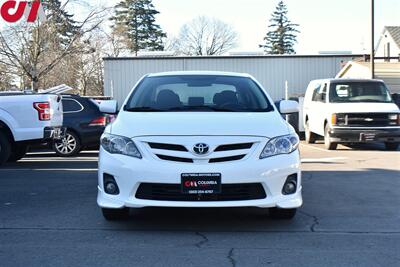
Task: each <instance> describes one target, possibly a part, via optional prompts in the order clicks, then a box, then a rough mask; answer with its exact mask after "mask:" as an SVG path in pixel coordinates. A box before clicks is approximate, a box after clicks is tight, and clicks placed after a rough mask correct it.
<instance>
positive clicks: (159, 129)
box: [108, 112, 290, 138]
mask: <svg viewBox="0 0 400 267" xmlns="http://www.w3.org/2000/svg"><path fill="white" fill-rule="evenodd" d="M108 130H109V131H110V132H111V133H112V134H116V135H122V136H126V137H130V138H133V137H138V136H189V135H190V136H221V135H225V136H262V137H267V138H271V137H275V136H281V135H287V134H289V131H290V130H289V127H288V125H287V124H286V122H285V121H284V120H283V119H282V117H281V116H280V114H279V113H277V112H262V113H225V112H165V113H163V112H151V113H145V112H121V113H120V114H119V115H118V118H117V119H116V120H115V121H114V123H113V124H112V125H111V128H109V129H108Z"/></svg>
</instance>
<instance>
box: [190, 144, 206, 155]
mask: <svg viewBox="0 0 400 267" xmlns="http://www.w3.org/2000/svg"><path fill="white" fill-rule="evenodd" d="M209 150H210V147H209V146H208V145H207V144H203V143H199V144H196V145H194V147H193V151H194V152H195V153H196V154H198V155H205V154H207V153H208V151H209Z"/></svg>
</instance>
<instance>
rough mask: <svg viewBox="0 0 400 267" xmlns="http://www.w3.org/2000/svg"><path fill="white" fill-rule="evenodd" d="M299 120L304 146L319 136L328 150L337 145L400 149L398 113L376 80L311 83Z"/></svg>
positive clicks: (336, 80) (379, 82) (318, 81)
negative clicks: (372, 143) (301, 122)
mask: <svg viewBox="0 0 400 267" xmlns="http://www.w3.org/2000/svg"><path fill="white" fill-rule="evenodd" d="M303 120H304V126H305V132H306V142H307V143H314V142H315V140H316V139H317V138H318V136H322V137H324V141H325V146H326V148H327V149H329V150H333V149H336V147H337V145H338V144H341V143H371V142H381V143H384V144H385V145H386V149H387V150H397V149H398V147H399V146H400V110H399V108H398V106H397V105H396V104H395V103H394V102H393V100H392V98H391V96H390V93H389V90H388V89H387V87H386V85H385V83H384V82H383V81H380V80H367V79H362V80H361V79H326V80H315V81H312V82H311V83H310V85H309V86H308V88H307V92H306V96H305V99H304V110H303Z"/></svg>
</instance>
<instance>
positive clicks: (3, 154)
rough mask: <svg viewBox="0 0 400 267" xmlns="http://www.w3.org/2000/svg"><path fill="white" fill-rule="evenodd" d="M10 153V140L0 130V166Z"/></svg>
mask: <svg viewBox="0 0 400 267" xmlns="http://www.w3.org/2000/svg"><path fill="white" fill-rule="evenodd" d="M10 155H11V140H10V138H9V137H8V136H7V135H6V134H5V133H4V132H2V131H0V166H1V165H3V164H4V163H6V162H7V161H8V159H9V158H10Z"/></svg>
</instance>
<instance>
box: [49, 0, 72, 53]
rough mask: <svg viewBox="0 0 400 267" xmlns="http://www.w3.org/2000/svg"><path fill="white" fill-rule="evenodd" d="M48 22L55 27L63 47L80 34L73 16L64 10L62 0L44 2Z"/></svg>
mask: <svg viewBox="0 0 400 267" xmlns="http://www.w3.org/2000/svg"><path fill="white" fill-rule="evenodd" d="M42 5H43V8H44V10H45V13H46V17H47V22H46V23H48V24H51V25H52V26H53V27H54V29H53V30H54V32H55V34H57V35H58V36H59V39H60V44H61V45H68V44H69V43H70V41H71V39H72V38H73V37H74V36H75V35H76V34H77V33H78V32H79V27H78V26H77V22H76V21H75V20H74V19H73V15H71V14H69V13H68V12H67V11H66V10H64V7H63V5H62V4H61V1H60V0H42Z"/></svg>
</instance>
